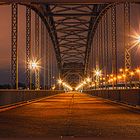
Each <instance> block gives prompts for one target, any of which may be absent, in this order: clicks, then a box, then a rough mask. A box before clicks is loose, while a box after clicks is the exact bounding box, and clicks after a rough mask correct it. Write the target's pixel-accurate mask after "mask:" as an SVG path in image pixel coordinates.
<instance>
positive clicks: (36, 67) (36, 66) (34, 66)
mask: <svg viewBox="0 0 140 140" xmlns="http://www.w3.org/2000/svg"><path fill="white" fill-rule="evenodd" d="M30 69H31V70H33V71H34V73H35V89H36V90H39V89H40V81H39V80H40V79H39V63H38V61H35V60H33V61H31V62H30Z"/></svg>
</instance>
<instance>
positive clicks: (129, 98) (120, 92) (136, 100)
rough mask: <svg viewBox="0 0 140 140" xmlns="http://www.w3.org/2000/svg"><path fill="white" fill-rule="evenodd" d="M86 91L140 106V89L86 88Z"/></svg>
mask: <svg viewBox="0 0 140 140" xmlns="http://www.w3.org/2000/svg"><path fill="white" fill-rule="evenodd" d="M84 92H85V93H88V94H90V95H93V96H98V97H101V98H105V99H109V100H113V101H117V102H120V103H125V104H128V105H133V106H140V89H108V90H86V91H84Z"/></svg>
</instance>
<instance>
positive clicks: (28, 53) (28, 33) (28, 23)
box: [26, 7, 31, 89]
mask: <svg viewBox="0 0 140 140" xmlns="http://www.w3.org/2000/svg"><path fill="white" fill-rule="evenodd" d="M30 59H31V8H29V7H26V88H27V89H29V88H30V89H31V81H30V78H31V77H30Z"/></svg>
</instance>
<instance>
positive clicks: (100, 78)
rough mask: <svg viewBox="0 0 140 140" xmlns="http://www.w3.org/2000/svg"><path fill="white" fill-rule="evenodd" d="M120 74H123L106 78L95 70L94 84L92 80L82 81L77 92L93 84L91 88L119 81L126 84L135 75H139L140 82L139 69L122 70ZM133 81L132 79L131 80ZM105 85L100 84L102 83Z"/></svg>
mask: <svg viewBox="0 0 140 140" xmlns="http://www.w3.org/2000/svg"><path fill="white" fill-rule="evenodd" d="M119 72H121V74H118V75H117V76H114V75H113V74H110V75H107V76H104V75H103V74H102V71H101V70H99V69H98V70H95V71H94V76H95V81H94V82H92V80H91V78H86V79H85V80H84V81H82V82H81V83H80V84H79V85H78V86H77V87H76V88H75V90H79V89H81V88H83V87H84V86H86V85H89V83H92V85H91V86H93V87H94V86H99V85H100V84H107V83H113V82H116V81H117V80H122V79H124V82H126V78H128V76H130V78H132V77H133V76H134V75H135V74H138V76H139V82H140V68H137V69H135V70H133V71H132V70H131V71H130V70H128V69H122V68H121V69H120V70H119ZM130 80H131V79H130ZM101 81H102V82H103V81H104V82H103V83H100V82H101Z"/></svg>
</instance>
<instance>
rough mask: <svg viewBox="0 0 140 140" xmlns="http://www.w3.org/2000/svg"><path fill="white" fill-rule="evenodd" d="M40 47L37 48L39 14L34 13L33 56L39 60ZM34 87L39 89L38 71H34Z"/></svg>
mask: <svg viewBox="0 0 140 140" xmlns="http://www.w3.org/2000/svg"><path fill="white" fill-rule="evenodd" d="M39 55H40V49H39V16H38V14H35V57H36V60H37V61H39V57H40V56H39ZM35 88H36V89H40V71H39V69H36V71H35Z"/></svg>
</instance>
